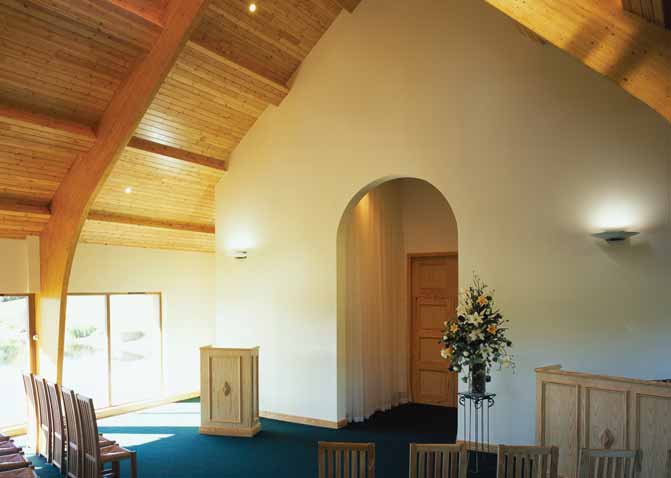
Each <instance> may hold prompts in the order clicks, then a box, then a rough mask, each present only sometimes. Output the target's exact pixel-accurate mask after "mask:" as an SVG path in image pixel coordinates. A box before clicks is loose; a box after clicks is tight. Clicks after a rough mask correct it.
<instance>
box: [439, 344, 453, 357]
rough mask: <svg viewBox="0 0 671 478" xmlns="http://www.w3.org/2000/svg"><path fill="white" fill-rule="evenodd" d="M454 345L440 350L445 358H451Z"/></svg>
mask: <svg viewBox="0 0 671 478" xmlns="http://www.w3.org/2000/svg"><path fill="white" fill-rule="evenodd" d="M452 353H453V351H452V347H448V348H446V349H443V350H441V351H440V356H441V357H443V358H444V359H446V358H449V357H451V356H452Z"/></svg>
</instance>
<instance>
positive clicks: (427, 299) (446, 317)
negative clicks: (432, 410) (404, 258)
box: [409, 254, 458, 407]
mask: <svg viewBox="0 0 671 478" xmlns="http://www.w3.org/2000/svg"><path fill="white" fill-rule="evenodd" d="M409 268H410V287H409V289H410V301H411V302H410V304H411V307H410V312H411V340H412V344H411V350H412V353H411V361H412V363H411V366H410V369H411V385H412V396H413V401H414V402H416V403H426V404H431V405H442V406H445V407H456V406H457V380H458V377H457V374H456V373H453V372H448V370H447V367H448V365H449V364H448V362H447V361H446V360H445V359H443V358H442V357H441V356H440V350H441V348H442V345H441V344H440V338H441V336H442V331H443V328H444V323H445V322H448V321H452V320H456V307H457V302H458V257H457V255H456V254H449V255H446V254H443V255H438V254H436V255H421V256H419V255H417V256H412V255H411V256H409Z"/></svg>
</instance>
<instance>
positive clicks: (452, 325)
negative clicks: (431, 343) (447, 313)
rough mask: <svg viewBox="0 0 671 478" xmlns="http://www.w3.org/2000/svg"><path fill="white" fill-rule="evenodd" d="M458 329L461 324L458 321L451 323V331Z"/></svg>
mask: <svg viewBox="0 0 671 478" xmlns="http://www.w3.org/2000/svg"><path fill="white" fill-rule="evenodd" d="M457 330H459V325H458V324H457V323H456V322H452V323H451V324H450V332H452V333H455V332H456V331H457Z"/></svg>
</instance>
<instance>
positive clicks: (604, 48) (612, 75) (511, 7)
mask: <svg viewBox="0 0 671 478" xmlns="http://www.w3.org/2000/svg"><path fill="white" fill-rule="evenodd" d="M485 1H486V2H487V3H488V4H490V5H492V6H493V7H495V8H497V9H498V10H500V11H502V12H503V13H505V14H506V15H508V16H509V17H511V18H512V19H514V20H516V21H517V22H519V23H521V24H522V25H524V26H525V27H526V28H528V29H530V30H531V31H533V32H534V33H536V34H537V35H539V36H540V37H541V38H544V39H545V40H547V41H548V42H550V43H552V44H553V45H554V46H556V47H558V48H560V49H562V50H564V51H565V52H567V53H569V54H571V55H572V56H574V57H575V58H577V59H578V60H579V61H581V62H582V63H583V64H585V65H586V66H588V67H589V68H591V69H592V70H594V71H596V72H597V73H600V74H602V75H604V76H605V77H607V78H609V79H611V80H613V81H614V82H615V83H617V84H618V85H620V86H621V87H622V88H623V89H625V90H626V91H627V92H629V93H630V94H631V95H632V96H634V97H636V98H638V99H639V100H641V101H643V102H644V103H645V104H647V105H648V106H650V107H651V108H652V109H654V110H655V111H657V112H658V113H659V114H661V115H662V116H663V117H664V118H666V119H667V120H669V121H671V31H668V30H665V29H663V28H661V27H659V26H657V25H654V24H652V23H650V22H648V21H646V20H644V19H643V18H641V17H639V16H637V15H633V14H630V13H628V12H625V11H624V10H623V9H622V6H621V5H620V3H619V2H618V0H485Z"/></svg>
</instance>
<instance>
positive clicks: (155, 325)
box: [110, 294, 162, 405]
mask: <svg viewBox="0 0 671 478" xmlns="http://www.w3.org/2000/svg"><path fill="white" fill-rule="evenodd" d="M110 316H111V321H110V330H111V344H112V403H113V404H114V405H120V404H124V403H129V402H138V401H142V400H149V399H155V398H158V397H160V396H161V383H162V379H161V314H160V298H159V296H158V295H157V294H133V295H111V296H110Z"/></svg>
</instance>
